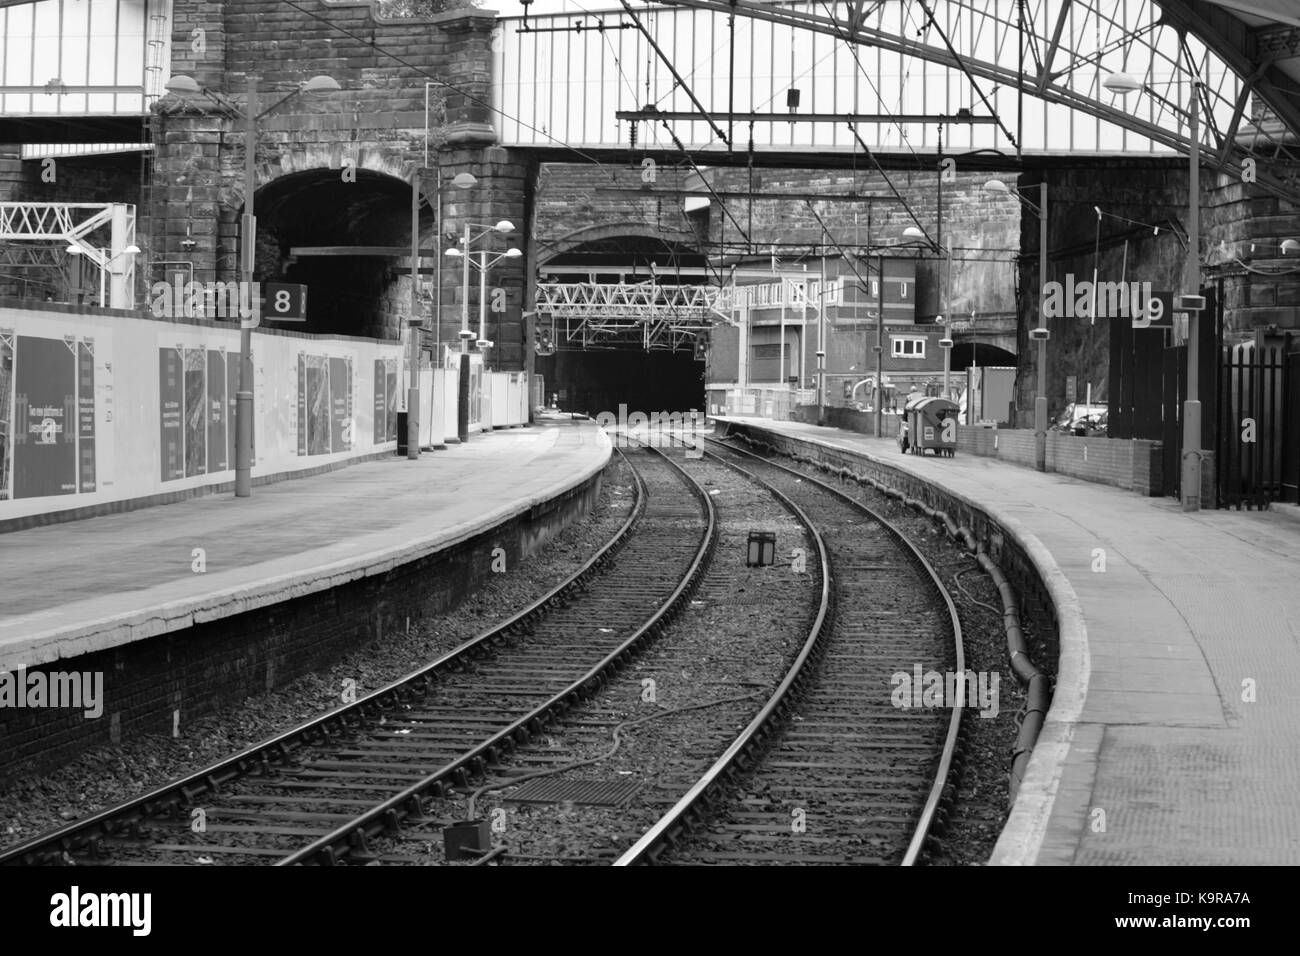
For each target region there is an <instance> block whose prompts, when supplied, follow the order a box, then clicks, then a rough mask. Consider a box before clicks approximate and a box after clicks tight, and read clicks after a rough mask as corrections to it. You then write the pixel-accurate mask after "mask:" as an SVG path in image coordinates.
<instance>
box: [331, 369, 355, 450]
mask: <svg viewBox="0 0 1300 956" xmlns="http://www.w3.org/2000/svg"><path fill="white" fill-rule="evenodd" d="M329 379H330V427H331V435H330V445H331V447H332V448H333V449H334V450H335V451H348V450H350V449H351V448H352V363H351V362H349V361H348V360H347V359H341V358H332V359H330V368H329Z"/></svg>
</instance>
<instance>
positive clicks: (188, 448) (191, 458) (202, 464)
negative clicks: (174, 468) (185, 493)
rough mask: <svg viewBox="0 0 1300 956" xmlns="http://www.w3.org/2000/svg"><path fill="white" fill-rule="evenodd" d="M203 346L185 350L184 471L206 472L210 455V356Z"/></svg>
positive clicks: (188, 474)
mask: <svg viewBox="0 0 1300 956" xmlns="http://www.w3.org/2000/svg"><path fill="white" fill-rule="evenodd" d="M204 352H205V350H204V349H186V350H185V475H186V477H190V476H193V475H204V474H207V471H208V456H207V445H208V442H207V437H208V436H207V415H206V411H207V404H208V388H207V382H206V381H205V379H206V377H207V375H206V373H207V357H206V355H205V354H204Z"/></svg>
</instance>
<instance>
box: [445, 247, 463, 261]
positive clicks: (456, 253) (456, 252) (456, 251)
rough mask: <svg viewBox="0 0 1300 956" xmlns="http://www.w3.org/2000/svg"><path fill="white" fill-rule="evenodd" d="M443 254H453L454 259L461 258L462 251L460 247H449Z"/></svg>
mask: <svg viewBox="0 0 1300 956" xmlns="http://www.w3.org/2000/svg"><path fill="white" fill-rule="evenodd" d="M443 255H445V256H451V257H452V258H453V259H459V258H460V256H461V251H460V250H459V249H448V250H447V251H446V252H444V253H443Z"/></svg>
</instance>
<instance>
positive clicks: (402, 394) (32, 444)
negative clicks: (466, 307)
mask: <svg viewBox="0 0 1300 956" xmlns="http://www.w3.org/2000/svg"><path fill="white" fill-rule="evenodd" d="M239 348H240V342H239V328H238V327H237V326H236V325H234V324H233V323H230V324H219V325H210V324H197V323H196V324H191V323H185V322H175V321H168V320H160V319H156V318H151V317H146V316H124V315H122V314H121V313H120V312H117V313H115V314H114V313H110V312H107V311H102V312H101V311H99V310H95V309H80V310H66V311H65V310H62V309H28V308H16V307H2V306H0V520H4V519H9V518H21V517H27V516H31V515H38V514H46V513H51V512H56V511H63V510H68V509H79V508H84V507H87V506H96V505H103V504H107V503H110V502H115V501H124V500H129V499H142V498H151V497H153V496H158V495H166V494H169V493H172V492H183V491H187V490H192V489H197V488H203V487H206V486H211V485H219V484H223V483H227V482H231V481H233V480H234V463H235V406H236V400H235V395H236V392H237V391H238V386H239ZM403 359H404V354H403V350H402V348H401V346H400V344H399V343H397V342H389V341H379V340H375V339H364V338H355V337H348V336H331V335H308V334H304V333H299V332H290V331H283V330H279V329H258V330H257V331H256V333H255V334H254V335H253V346H252V365H253V409H254V418H253V470H252V473H253V477H254V478H255V479H256V478H259V477H265V476H269V475H276V474H292V473H293V472H298V471H304V470H308V469H315V468H319V467H321V466H325V465H330V464H333V463H337V462H342V461H346V460H348V459H352V458H358V457H365V456H371V455H375V454H378V453H383V452H385V451H390V450H392V451H395V450H396V447H397V438H398V414H399V412H400V411H401V410H404V408H405V404H406V391H405V389H406V383H405V375H404V369H403V367H402V366H403ZM477 371H478V374H476V375H475V376H473V383H474V385H475V389H474V391H473V392H472V393H471V401H472V403H473V404H472V406H471V408H472V410H473V412H474V414H472V415H471V417H472V419H474V420H475V422H476V424H475V425H474V429H473V430H474V431H486V430H490V429H492V428H494V427H495V428H506V427H515V426H519V425H523V424H526V423H527V422H528V401H527V395H528V388H527V376H526V374H525V373H524V372H488V373H483V372H482V371H481V366H480V370H477ZM420 378H421V382H420V385H421V388H420V405H421V408H420V415H419V418H420V438H421V444H422V445H425V446H437V445H441V444H443V443H444V442H445V441H446V440H447V439H448V438H455V437H456V408H457V373H456V372H454V371H451V370H443V369H436V370H435V369H428V368H426V369H423V370H422V371H421V376H420Z"/></svg>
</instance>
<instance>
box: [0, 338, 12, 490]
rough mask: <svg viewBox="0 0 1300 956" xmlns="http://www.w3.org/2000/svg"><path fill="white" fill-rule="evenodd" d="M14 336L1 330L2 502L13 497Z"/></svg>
mask: <svg viewBox="0 0 1300 956" xmlns="http://www.w3.org/2000/svg"><path fill="white" fill-rule="evenodd" d="M13 422H14V334H13V331H12V330H10V329H0V501H4V500H6V499H8V498H10V497H12V495H13V490H12V488H11V487H10V484H11V482H12V480H13V473H14V467H13V458H12V457H11V455H12V451H13V437H14V429H13Z"/></svg>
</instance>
